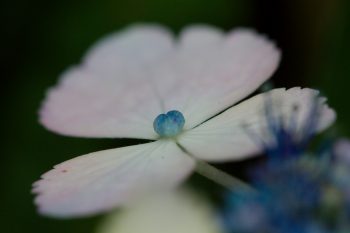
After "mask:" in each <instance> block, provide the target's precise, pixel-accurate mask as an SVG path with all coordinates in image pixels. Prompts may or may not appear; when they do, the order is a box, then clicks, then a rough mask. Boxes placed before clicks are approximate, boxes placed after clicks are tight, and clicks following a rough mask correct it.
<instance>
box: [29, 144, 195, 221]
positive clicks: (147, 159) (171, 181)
mask: <svg viewBox="0 0 350 233" xmlns="http://www.w3.org/2000/svg"><path fill="white" fill-rule="evenodd" d="M193 168H194V160H193V159H191V158H190V157H189V156H188V155H186V154H184V153H183V152H182V151H181V150H180V149H179V147H178V146H177V145H176V144H175V143H174V142H172V141H168V140H160V141H157V142H152V143H147V144H141V145H136V146H130V147H123V148H118V149H111V150H105V151H100V152H95V153H91V154H88V155H84V156H80V157H77V158H74V159H72V160H69V161H66V162H64V163H61V164H59V165H57V166H55V168H54V169H53V170H51V171H49V172H47V173H45V174H44V175H43V176H42V179H41V180H39V181H37V182H36V183H34V185H33V192H34V193H36V194H37V197H36V199H35V203H36V205H37V206H38V209H39V212H41V213H42V214H44V215H48V216H53V217H59V218H67V217H80V216H87V215H92V214H96V213H99V212H103V211H107V210H110V209H112V208H114V207H117V206H121V205H124V204H127V203H129V202H130V201H133V200H137V199H139V198H141V197H145V196H146V195H149V194H152V193H156V192H157V191H159V190H162V191H164V190H166V189H171V188H173V187H175V186H177V185H178V183H179V182H181V181H183V180H184V179H185V178H186V177H187V176H188V175H189V174H190V173H191V171H192V170H193Z"/></svg>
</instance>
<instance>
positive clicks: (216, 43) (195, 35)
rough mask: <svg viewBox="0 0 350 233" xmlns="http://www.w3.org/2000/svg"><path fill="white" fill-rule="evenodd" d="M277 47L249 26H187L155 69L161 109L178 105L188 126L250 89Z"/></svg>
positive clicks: (267, 70) (275, 58)
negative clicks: (225, 29) (227, 28)
mask: <svg viewBox="0 0 350 233" xmlns="http://www.w3.org/2000/svg"><path fill="white" fill-rule="evenodd" d="M279 58H280V53H279V51H278V49H276V47H275V46H274V44H273V43H272V42H270V41H269V40H267V39H266V38H265V37H263V36H261V35H259V34H257V33H255V32H253V31H250V30H244V29H239V30H234V31H232V32H230V33H229V34H228V35H223V34H222V32H220V31H219V30H218V29H215V28H211V27H208V26H207V27H205V26H197V27H192V28H188V29H186V30H185V31H184V33H183V34H182V36H181V38H180V45H179V47H178V51H177V53H176V54H175V55H174V56H172V57H171V58H169V59H164V60H162V61H161V62H160V64H159V65H158V66H159V68H158V69H157V72H156V73H155V77H156V78H157V81H156V82H154V83H155V84H156V85H157V86H158V92H159V95H160V96H161V97H162V99H163V100H164V109H165V110H166V111H167V110H172V109H175V110H179V111H181V112H182V113H183V114H184V116H185V119H186V125H185V128H186V129H189V128H192V127H194V126H196V125H198V124H200V123H202V122H203V121H205V120H207V119H209V118H210V117H212V116H214V115H216V114H218V113H219V112H220V111H223V110H224V109H226V108H228V107H230V106H231V105H233V104H234V103H237V102H238V101H239V100H241V99H242V98H244V97H246V96H247V95H249V94H250V93H252V92H253V91H254V90H256V89H257V88H258V87H259V86H260V85H261V84H262V83H263V82H264V81H266V80H267V79H268V78H269V77H270V76H271V75H272V73H273V72H274V71H275V69H276V68H277V65H278V63H279Z"/></svg>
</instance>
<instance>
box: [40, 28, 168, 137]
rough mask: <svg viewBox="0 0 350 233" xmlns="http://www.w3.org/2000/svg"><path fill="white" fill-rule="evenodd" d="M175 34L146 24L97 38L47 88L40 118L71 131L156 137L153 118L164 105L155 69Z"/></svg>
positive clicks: (85, 134)
mask: <svg viewBox="0 0 350 233" xmlns="http://www.w3.org/2000/svg"><path fill="white" fill-rule="evenodd" d="M172 40H173V38H172V36H171V34H170V33H169V32H168V31H166V30H165V29H164V28H162V27H159V26H153V25H147V26H146V25H144V26H133V27H131V28H128V29H126V30H124V31H122V32H120V33H117V34H112V35H110V36H107V37H106V38H104V39H102V40H101V41H99V42H97V44H96V45H95V46H93V47H92V49H91V50H90V51H89V52H88V53H87V55H86V57H85V58H84V61H83V63H82V64H81V65H78V66H75V67H72V68H70V69H68V70H67V71H66V72H64V73H63V74H62V76H61V78H60V82H59V83H58V85H57V86H56V87H54V88H52V89H51V90H49V92H48V94H47V98H46V100H45V101H44V103H43V106H42V108H41V110H40V121H41V123H42V124H43V125H44V126H45V127H47V128H48V129H50V130H52V131H54V132H57V133H60V134H63V135H70V136H80V137H128V138H144V139H155V138H156V137H157V135H156V134H155V132H154V131H153V127H152V122H153V120H154V118H155V117H156V116H157V115H158V114H159V113H161V111H162V109H161V101H160V99H159V98H158V96H157V93H156V91H155V90H154V87H153V84H152V82H151V77H150V76H152V74H151V70H152V69H153V68H154V67H156V66H157V65H158V64H157V61H159V60H160V59H163V57H164V56H168V54H169V53H170V52H172V51H173V47H174V43H173V41H172Z"/></svg>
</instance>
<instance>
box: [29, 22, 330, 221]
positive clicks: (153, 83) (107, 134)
mask: <svg viewBox="0 0 350 233" xmlns="http://www.w3.org/2000/svg"><path fill="white" fill-rule="evenodd" d="M279 58H280V52H279V50H278V49H276V47H275V46H274V44H273V43H272V42H270V41H269V40H268V39H266V38H264V37H263V36H261V35H259V34H257V33H255V32H253V31H251V30H246V29H238V30H233V31H231V32H229V33H227V34H225V33H223V32H222V31H221V30H219V29H217V28H213V27H210V26H204V25H203V26H192V27H189V28H187V29H185V30H184V31H183V32H182V33H181V34H180V36H179V40H175V39H174V37H173V36H172V34H171V33H170V32H169V31H168V30H166V29H165V28H162V27H160V26H154V25H141V26H134V27H131V28H128V29H126V30H124V31H122V32H120V33H117V34H112V35H110V36H107V37H106V38H104V39H102V40H101V41H100V42H98V43H97V44H96V45H95V46H93V48H92V49H91V50H90V51H89V52H88V53H87V55H86V56H85V57H84V59H83V62H82V64H80V65H77V66H74V67H72V68H70V69H69V70H67V71H66V72H65V73H64V74H63V75H62V77H61V79H60V82H59V84H58V85H57V86H55V87H54V88H52V89H51V90H50V91H49V93H48V95H47V98H46V100H45V101H44V103H43V107H42V109H41V111H40V121H41V123H42V124H43V125H44V126H45V127H47V128H48V129H50V130H52V131H54V132H57V133H60V134H63V135H69V136H80V137H95V138H141V139H149V140H154V142H150V143H145V144H141V145H135V146H129V147H123V148H117V149H111V150H105V151H100V152H95V153H91V154H88V155H84V156H80V157H77V158H75V159H72V160H69V161H66V162H64V163H62V164H59V165H57V166H55V168H54V169H53V170H51V171H49V172H47V173H45V174H44V175H43V176H42V179H41V180H40V181H38V182H36V183H35V184H34V189H33V191H34V192H35V193H37V194H38V196H37V198H36V200H35V202H36V204H37V205H38V207H39V211H40V212H41V213H43V214H45V215H50V216H55V217H74V216H84V215H91V214H95V213H99V212H102V211H106V210H109V209H112V208H114V207H116V206H121V205H123V204H125V203H128V202H130V200H135V199H137V198H139V197H140V196H141V197H142V196H144V195H146V194H147V193H149V192H154V191H158V190H165V189H169V188H173V187H175V186H177V185H178V184H179V183H180V182H181V181H183V180H184V179H185V178H186V177H188V176H189V175H190V174H191V173H192V172H193V170H194V169H195V166H196V162H197V160H207V161H226V160H238V159H243V158H246V157H248V156H251V155H252V154H255V153H257V152H259V151H261V150H262V149H263V148H260V147H259V146H258V145H257V144H256V143H255V142H254V141H253V140H252V138H251V137H249V136H248V135H247V134H246V132H245V131H244V129H243V127H242V124H245V125H246V126H248V127H250V129H251V130H254V131H256V132H257V134H259V133H260V134H263V132H266V131H267V130H264V129H266V128H267V125H266V120H265V117H264V116H262V115H263V114H264V113H263V112H264V111H263V110H264V99H265V97H266V95H269V96H270V97H271V99H272V100H273V101H272V103H273V104H274V103H275V102H278V103H279V104H280V105H278V107H279V112H280V113H281V114H282V115H284V116H286V118H288V115H289V114H290V112H291V109H292V108H293V106H294V105H298V107H299V108H298V109H299V112H298V116H297V122H296V125H295V127H301V126H302V125H303V124H302V122H303V121H304V120H305V117H306V116H307V113H308V109H309V108H310V106H311V105H312V104H314V99H315V98H313V96H315V95H317V92H316V91H315V90H311V89H300V88H292V89H289V90H285V89H274V90H272V91H270V92H268V93H265V94H260V95H257V96H255V97H252V98H250V99H248V100H245V101H243V102H241V103H239V104H237V103H238V102H239V101H241V100H242V99H244V98H245V97H247V96H248V95H250V94H251V93H253V92H254V91H255V90H256V89H257V88H258V87H259V86H260V85H261V84H262V83H264V82H265V81H266V80H267V79H268V78H269V77H270V76H271V75H272V73H273V72H274V71H275V69H276V68H277V66H278V63H279ZM275 100H276V101H275ZM277 100H278V101H277ZM319 102H320V105H321V108H320V109H321V111H320V122H319V125H318V127H317V130H322V129H324V128H325V127H327V126H328V125H330V124H331V123H332V122H333V120H334V118H335V114H334V112H333V110H331V109H329V108H328V106H327V105H326V104H325V103H324V101H323V99H320V101H319ZM232 105H235V106H233V107H231V106H232ZM173 110H176V111H173ZM224 110H226V111H224ZM222 111H224V112H223V113H221V112H222ZM219 113H221V114H219ZM217 114H219V115H217ZM216 115H217V116H216ZM257 136H261V137H263V135H257ZM179 145H181V147H179Z"/></svg>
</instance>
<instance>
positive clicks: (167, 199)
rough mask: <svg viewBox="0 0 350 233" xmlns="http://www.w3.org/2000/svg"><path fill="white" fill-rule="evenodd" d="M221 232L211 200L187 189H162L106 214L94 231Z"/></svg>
mask: <svg viewBox="0 0 350 233" xmlns="http://www.w3.org/2000/svg"><path fill="white" fill-rule="evenodd" d="M155 232H161V233H179V232H181V233H223V232H224V231H223V229H222V228H221V226H220V224H219V221H218V218H217V216H216V213H215V211H214V209H213V208H212V206H210V203H209V202H208V201H207V200H205V199H204V198H202V197H200V196H198V195H197V194H196V193H193V192H191V191H189V190H176V191H173V192H161V193H158V194H156V195H154V196H152V197H148V198H146V199H144V200H141V201H137V202H135V203H132V205H131V206H128V208H125V209H121V210H118V211H116V212H115V213H112V214H110V215H108V216H107V218H106V219H105V220H104V222H103V223H102V224H101V225H100V226H99V227H98V229H97V231H96V233H155Z"/></svg>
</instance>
